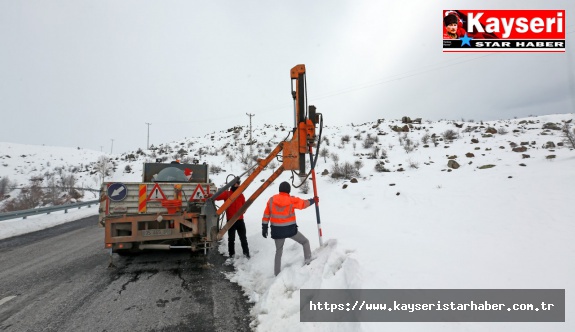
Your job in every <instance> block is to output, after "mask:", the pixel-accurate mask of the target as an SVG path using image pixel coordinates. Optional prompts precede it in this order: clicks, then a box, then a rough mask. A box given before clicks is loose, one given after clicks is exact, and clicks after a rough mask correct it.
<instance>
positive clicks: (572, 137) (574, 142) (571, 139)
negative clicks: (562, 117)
mask: <svg viewBox="0 0 575 332" xmlns="http://www.w3.org/2000/svg"><path fill="white" fill-rule="evenodd" d="M562 130H563V135H564V136H565V141H566V142H567V143H568V144H570V145H571V147H572V148H573V149H575V128H573V129H571V127H570V125H569V123H565V124H563V128H562Z"/></svg>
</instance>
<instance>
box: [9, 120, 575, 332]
mask: <svg viewBox="0 0 575 332" xmlns="http://www.w3.org/2000/svg"><path fill="white" fill-rule="evenodd" d="M572 118H573V114H563V115H550V116H541V117H533V118H526V119H514V120H506V121H491V122H489V123H487V122H486V123H484V126H481V123H475V122H464V121H441V122H425V121H424V123H423V124H422V125H414V127H415V128H414V129H415V130H412V131H411V132H410V133H408V134H407V136H404V135H405V134H398V133H396V132H393V131H392V130H391V129H390V126H393V125H399V126H403V124H401V122H400V121H395V122H393V121H385V122H382V123H380V124H379V125H378V124H377V122H373V123H367V124H362V125H355V126H351V125H350V126H346V127H341V128H335V127H326V128H324V132H323V133H324V138H327V141H329V145H328V144H327V142H324V143H323V146H322V147H321V148H320V149H323V148H324V147H325V148H327V149H328V150H329V152H330V154H337V155H338V158H337V159H339V160H338V163H340V164H341V163H344V162H351V163H354V162H356V161H361V162H362V164H363V167H361V168H360V169H359V172H360V175H359V176H357V177H356V178H357V180H358V181H357V183H352V182H351V181H348V180H334V179H332V178H331V177H330V174H331V170H332V167H333V165H334V163H335V161H334V158H333V157H327V158H326V160H324V158H320V160H319V162H318V165H317V168H316V169H317V173H318V192H319V197H320V204H319V206H320V213H321V220H322V226H323V242H324V246H323V247H320V246H319V240H318V234H317V226H316V216H315V209H314V208H309V209H306V210H303V211H297V218H298V226H299V230H300V232H301V233H303V234H304V235H305V236H307V238H308V239H309V240H310V242H311V246H312V250H313V256H314V257H315V259H314V260H313V261H312V262H311V264H310V265H307V266H304V265H303V253H302V249H301V246H300V245H299V244H297V243H295V242H293V241H290V240H287V241H286V245H285V247H284V255H283V261H282V272H281V273H280V274H279V275H278V276H277V277H274V274H273V260H274V254H275V246H274V242H273V240H271V239H269V238H267V239H264V238H262V236H261V226H260V225H261V217H262V214H263V210H264V205H265V202H266V201H267V199H268V197H270V196H271V195H273V194H275V193H277V186H278V185H279V183H280V182H282V181H287V180H290V179H289V176H290V175H289V174H287V172H286V173H285V174H283V175H282V176H280V177H279V178H278V179H277V180H276V181H275V183H274V184H273V185H272V186H271V187H270V188H269V189H267V190H266V191H265V192H264V194H263V195H262V196H261V197H260V198H259V199H258V200H256V202H255V203H254V204H253V205H252V206H251V208H250V209H249V210H248V211H247V213H246V214H245V220H246V225H247V232H248V241H249V245H250V249H251V255H252V258H251V259H250V260H247V259H245V258H243V257H242V256H241V255H239V256H237V257H236V258H235V259H234V260H233V261H232V262H231V264H234V266H235V268H236V271H235V272H234V273H231V274H230V275H229V276H228V277H229V278H230V280H232V281H233V282H237V283H238V284H239V285H240V286H242V287H243V289H244V291H245V293H246V295H247V296H248V298H249V300H250V301H252V302H254V308H253V310H252V316H253V317H252V319H253V323H252V326H253V327H254V329H255V330H257V331H381V330H389V331H506V332H507V331H574V330H575V323H574V322H573V320H574V319H575V316H574V315H573V308H574V307H575V296H574V295H573V292H572V291H571V290H572V289H574V288H575V261H574V260H573V257H574V254H575V241H573V238H574V236H575V224H574V223H573V215H574V211H573V203H572V202H573V198H574V197H575V151H574V150H573V149H569V148H568V147H567V146H566V145H565V146H557V147H555V148H544V145H546V144H547V142H549V141H551V142H554V144H555V145H557V143H559V142H561V141H562V138H561V133H560V131H557V130H550V131H544V130H543V129H542V126H543V125H544V124H545V123H548V122H553V123H557V124H558V125H561V123H562V121H563V120H569V119H572ZM523 120H524V121H523ZM454 122H456V123H457V124H463V126H462V128H458V127H456V126H455V125H454ZM468 127H471V128H473V127H477V128H476V129H471V130H466V128H468ZM487 127H494V128H495V129H499V128H506V130H505V131H507V133H504V131H500V133H497V134H493V135H492V136H491V137H488V136H486V135H485V131H486V129H487ZM417 128H420V129H419V130H417ZM448 129H452V130H455V131H456V132H458V133H459V138H458V139H456V140H454V141H453V143H446V142H445V141H439V142H438V145H437V146H434V144H433V143H432V142H431V141H430V142H429V143H428V144H429V147H424V146H423V143H422V142H421V138H422V137H423V136H424V135H425V134H426V133H428V134H433V133H435V134H437V135H439V136H440V135H441V133H443V132H445V131H446V130H448ZM286 133H287V132H281V129H279V127H277V126H276V127H274V126H266V127H263V128H256V129H255V130H254V138H255V139H256V140H257V141H258V142H264V143H267V142H268V141H269V142H273V143H277V142H279V140H281V139H283V138H284V137H285V134H286ZM378 133H379V134H380V135H378ZM243 134H245V129H244V131H243V132H242V135H240V136H238V135H235V136H234V134H233V133H231V132H229V131H222V132H220V133H215V134H212V135H208V136H206V137H203V138H197V139H195V141H194V142H193V143H190V140H186V141H182V142H173V143H170V145H171V146H173V147H174V150H176V151H177V148H179V147H181V146H184V147H187V148H189V149H191V150H195V151H197V150H198V148H199V147H204V148H205V149H204V153H203V154H200V155H199V157H200V158H201V161H206V162H207V163H208V164H210V165H219V166H220V167H222V168H223V169H225V171H224V172H222V173H220V174H217V175H213V176H212V180H213V181H214V182H215V183H216V185H218V186H220V185H222V184H223V183H224V182H225V179H226V176H227V175H228V174H231V173H233V174H236V175H237V174H240V173H242V172H243V165H241V164H240V162H239V157H237V156H239V155H240V154H241V152H239V151H238V150H237V146H236V147H234V146H233V145H234V141H235V142H238V141H240V142H241V141H243V140H245V136H244V135H243ZM367 134H370V135H371V137H377V138H378V140H377V142H376V143H375V145H376V146H379V147H380V148H382V149H384V150H386V152H387V157H386V158H383V159H381V156H378V159H368V158H367V155H368V154H369V153H371V152H372V148H367V149H366V148H363V146H362V144H363V142H364V141H365V139H366V137H367ZM346 135H349V136H350V141H349V142H343V141H342V137H345V136H346ZM358 135H359V136H358ZM211 136H214V137H216V139H214V140H212V139H211ZM355 136H358V138H359V139H357V138H355ZM400 137H402V141H403V142H405V139H406V138H410V139H411V140H412V141H414V142H419V146H418V147H417V148H416V149H414V151H412V152H409V153H408V152H406V151H405V149H404V148H403V147H402V145H401V144H400V139H399V138H400ZM472 139H477V140H478V143H472ZM511 142H513V143H516V144H517V145H518V146H521V145H522V143H523V144H524V145H525V146H526V147H527V151H525V152H514V151H512V147H511V145H510V143H511ZM0 144H1V145H0V147H2V151H1V152H0V155H6V154H7V153H6V152H5V147H6V145H10V144H11V143H0ZM272 145H273V144H272ZM404 145H405V144H404ZM12 146H14V145H12ZM224 146H225V148H222V147H224ZM263 147H264V148H265V145H264V146H263ZM13 149H14V148H13ZM24 149H27V148H26V146H24ZM43 149H48V148H46V147H43ZM246 150H247V148H246ZM214 151H215V152H216V153H215V154H213V153H212V152H214ZM230 151H232V152H231V153H230ZM11 153H12V152H11ZM468 153H472V154H473V155H474V156H471V155H469V156H466V154H468ZM12 154H13V158H10V162H14V160H15V159H17V158H14V157H15V156H18V155H21V154H27V153H26V152H24V151H18V152H13V153H12ZM55 154H56V153H54V155H55ZM230 154H231V155H236V157H237V158H236V159H235V160H231V158H229V157H227V156H226V155H230ZM524 154H526V155H529V157H528V158H526V157H525V156H524ZM96 155H98V154H97V153H96ZM260 155H265V151H261V152H260ZM550 155H554V156H555V157H554V158H551V157H549V156H550ZM449 156H456V158H455V160H456V161H457V162H458V163H459V164H460V165H461V166H460V168H458V169H453V170H451V171H450V170H449V168H448V167H447V163H448V157H449ZM66 158H69V159H67V160H66V161H67V162H68V164H72V165H73V164H74V163H82V162H83V161H81V160H75V159H74V157H73V156H67V157H66ZM147 158H148V160H149V159H150V158H151V157H147ZM6 160H7V159H3V160H2V161H3V162H6V163H8V162H7V161H6ZM34 160H35V161H36V162H38V158H34ZM144 160H145V159H144V157H140V156H138V159H137V160H135V161H128V160H126V158H125V157H123V156H119V158H118V161H117V169H116V172H115V174H114V175H113V176H112V179H113V180H114V181H133V180H136V181H137V180H138V178H139V176H140V169H141V166H138V164H139V163H140V164H141V163H142V161H144ZM382 160H384V161H385V167H386V168H387V169H389V170H390V171H391V172H382V173H380V172H376V171H375V170H374V166H375V164H376V163H377V162H379V161H382ZM92 161H95V160H94V159H93V160H92ZM128 164H129V165H131V166H132V168H133V170H132V172H130V173H126V172H125V171H124V169H125V165H128ZM489 164H491V165H495V166H494V167H492V168H488V169H480V168H479V167H480V166H483V165H489ZM44 165H45V163H44ZM11 167H13V165H11V166H10V167H3V168H0V170H1V171H0V175H2V176H10V177H12V176H13V175H12V173H10V172H6V170H7V169H8V168H11ZM28 167H30V166H28ZM138 167H140V168H138ZM37 168H38V167H37ZM400 168H403V169H404V171H398V169H400ZM324 169H327V170H328V171H329V172H330V174H328V175H321V173H322V171H323V170H324ZM21 171H22V173H24V174H26V176H30V174H31V173H32V172H31V171H30V168H27V169H22V170H21ZM272 171H273V170H265V171H264V172H262V174H261V175H260V177H259V178H258V181H256V183H259V180H260V179H264V178H267V177H268V176H269V175H270V174H271V172H272ZM19 181H21V183H23V182H25V181H24V180H22V179H20V180H19ZM297 181H298V180H297V179H296V183H297ZM344 186H346V187H345V188H344ZM256 189H257V187H256V186H255V185H254V186H251V187H250V188H248V190H247V192H246V197H248V196H249V195H250V194H251V193H252V192H253V191H255V190H256ZM292 195H296V196H300V197H302V198H310V197H311V196H312V194H311V192H310V193H307V194H304V193H300V192H299V191H298V190H297V189H292ZM90 199H92V198H90ZM84 213H86V214H90V213H92V214H95V213H96V209H95V208H91V210H90V209H86V208H82V209H81V210H77V211H74V212H73V213H68V214H67V215H66V216H62V219H60V218H59V217H58V215H57V214H51V215H49V216H46V215H44V216H35V217H30V218H28V219H27V220H14V221H6V222H0V238H3V237H7V236H12V235H15V234H17V233H18V232H21V231H18V230H16V227H17V225H18V227H22V225H24V224H25V225H32V224H39V223H43V224H42V225H43V226H48V225H50V224H52V223H56V222H65V221H67V220H70V219H71V218H70V217H72V216H74V215H75V214H76V215H80V214H82V215H83V214H84ZM64 218H68V219H66V220H64ZM43 226H42V227H43ZM37 227H38V226H34V228H33V227H30V228H29V229H28V230H30V231H32V230H36V229H37ZM226 241H227V240H226V239H224V240H223V241H222V244H221V246H220V252H221V253H222V254H226V255H227V242H226ZM236 245H237V246H238V248H237V249H236V251H239V252H241V250H240V249H239V243H237V244H236ZM307 288H321V289H332V288H336V289H354V288H360V289H400V288H407V289H428V288H435V289H475V288H483V289H498V288H500V289H540V288H548V289H566V310H565V312H566V322H564V323H301V322H300V321H299V319H300V318H299V312H300V307H299V306H300V304H299V290H300V289H307Z"/></svg>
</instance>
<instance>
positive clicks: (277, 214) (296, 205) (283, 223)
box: [262, 182, 318, 276]
mask: <svg viewBox="0 0 575 332" xmlns="http://www.w3.org/2000/svg"><path fill="white" fill-rule="evenodd" d="M290 191H291V186H290V184H289V183H287V182H282V183H280V188H279V193H278V194H276V195H274V196H272V197H271V198H270V199H269V200H268V203H267V204H266V209H265V211H264V216H263V218H262V236H263V237H265V238H267V237H268V223H271V228H272V239H274V241H275V244H276V257H275V264H274V273H275V275H276V276H277V275H278V274H279V273H280V270H281V262H282V253H283V247H284V242H285V239H286V238H290V239H292V240H294V241H296V242H298V243H299V244H301V245H302V246H303V256H304V260H305V263H306V264H309V262H310V260H311V249H310V246H309V240H308V239H307V238H306V237H305V236H304V235H303V234H302V233H300V232H299V231H298V230H297V224H296V220H295V210H294V209H298V210H303V209H305V208H308V207H310V206H311V205H313V204H314V203H316V202H317V200H318V198H315V199H314V198H310V199H301V198H298V197H294V196H290Z"/></svg>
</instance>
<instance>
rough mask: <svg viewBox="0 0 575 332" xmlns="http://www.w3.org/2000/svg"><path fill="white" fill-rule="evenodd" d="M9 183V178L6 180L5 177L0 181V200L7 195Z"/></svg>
mask: <svg viewBox="0 0 575 332" xmlns="http://www.w3.org/2000/svg"><path fill="white" fill-rule="evenodd" d="M10 183H11V181H10V178H8V177H7V176H5V177H3V178H1V179H0V199H1V198H3V197H4V196H5V195H6V194H7V193H8V191H9V190H8V189H9V188H10Z"/></svg>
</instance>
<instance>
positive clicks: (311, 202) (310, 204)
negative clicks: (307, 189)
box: [307, 198, 315, 206]
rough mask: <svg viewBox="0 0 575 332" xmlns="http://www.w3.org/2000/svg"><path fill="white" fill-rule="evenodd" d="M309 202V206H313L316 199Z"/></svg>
mask: <svg viewBox="0 0 575 332" xmlns="http://www.w3.org/2000/svg"><path fill="white" fill-rule="evenodd" d="M307 201H308V202H309V206H312V205H314V204H315V199H313V198H310V199H308V200H307Z"/></svg>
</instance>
